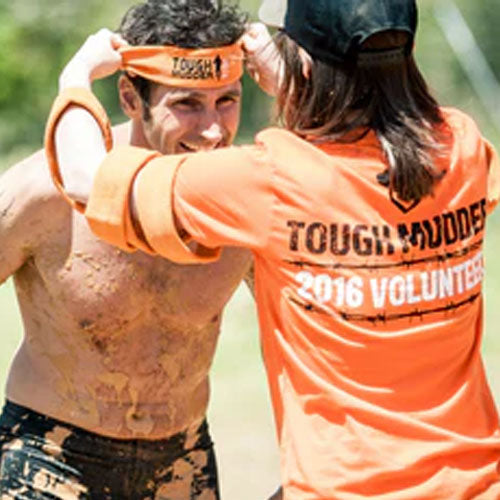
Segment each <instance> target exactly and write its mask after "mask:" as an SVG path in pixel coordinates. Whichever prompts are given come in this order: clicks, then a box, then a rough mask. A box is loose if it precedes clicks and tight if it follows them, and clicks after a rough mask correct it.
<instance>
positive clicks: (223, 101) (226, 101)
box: [217, 95, 239, 107]
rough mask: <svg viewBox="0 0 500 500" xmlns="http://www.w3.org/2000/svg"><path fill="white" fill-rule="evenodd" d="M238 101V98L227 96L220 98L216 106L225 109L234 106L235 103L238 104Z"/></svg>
mask: <svg viewBox="0 0 500 500" xmlns="http://www.w3.org/2000/svg"><path fill="white" fill-rule="evenodd" d="M238 101H239V98H238V97H236V96H232V95H228V96H224V97H221V98H220V99H219V100H218V101H217V105H218V106H222V107H226V106H230V105H231V104H236V103H238Z"/></svg>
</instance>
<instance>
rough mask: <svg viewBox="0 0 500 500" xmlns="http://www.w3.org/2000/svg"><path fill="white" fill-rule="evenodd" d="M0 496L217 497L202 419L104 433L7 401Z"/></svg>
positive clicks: (4, 499)
mask: <svg viewBox="0 0 500 500" xmlns="http://www.w3.org/2000/svg"><path fill="white" fill-rule="evenodd" d="M0 459H1V462H0V463H1V469H0V499H1V500H10V499H16V500H17V499H19V500H21V499H26V500H32V499H44V500H45V499H51V500H54V499H65V500H74V499H95V500H101V499H102V500H104V499H113V500H121V499H123V500H125V499H130V500H135V499H137V500H139V499H140V500H146V499H148V500H190V499H199V500H216V499H219V489H218V482H217V468H216V463H215V456H214V451H213V444H212V441H211V439H210V436H209V433H208V425H207V423H206V422H203V424H202V425H201V426H200V428H199V429H198V430H197V431H196V433H195V434H194V435H193V434H192V433H190V435H189V437H188V435H187V433H186V432H181V433H179V434H176V435H175V436H172V437H170V438H169V439H165V440H154V441H148V440H141V439H129V440H121V439H111V438H107V437H104V436H99V435H97V434H93V433H90V432H87V431H85V430H83V429H80V428H78V427H74V426H72V425H69V424H65V423H63V422H60V421H57V420H54V419H52V418H49V417H46V416H44V415H41V414H39V413H36V412H34V411H32V410H29V409H27V408H24V407H22V406H19V405H16V404H13V403H11V402H7V403H6V404H5V406H4V408H3V412H2V414H1V415H0Z"/></svg>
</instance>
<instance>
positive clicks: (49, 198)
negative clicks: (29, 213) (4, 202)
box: [0, 149, 65, 210]
mask: <svg viewBox="0 0 500 500" xmlns="http://www.w3.org/2000/svg"><path fill="white" fill-rule="evenodd" d="M0 191H1V193H2V194H3V195H4V196H11V197H16V196H18V197H19V198H20V199H21V200H22V201H21V202H19V203H17V206H18V207H19V209H20V210H26V209H28V208H33V207H34V208H36V209H42V208H43V206H44V205H50V208H51V209H53V208H54V204H55V205H59V204H60V205H61V206H63V205H65V202H64V200H63V198H62V196H61V195H60V194H59V192H58V191H57V189H56V188H55V186H54V184H53V182H52V179H51V177H50V173H49V169H48V166H47V160H46V158H45V152H44V151H43V149H41V150H38V151H36V152H35V153H33V154H32V155H30V156H28V157H27V158H25V159H23V160H21V161H19V162H18V163H16V164H14V165H12V166H11V167H9V168H8V169H7V170H5V172H3V173H2V174H1V176H0Z"/></svg>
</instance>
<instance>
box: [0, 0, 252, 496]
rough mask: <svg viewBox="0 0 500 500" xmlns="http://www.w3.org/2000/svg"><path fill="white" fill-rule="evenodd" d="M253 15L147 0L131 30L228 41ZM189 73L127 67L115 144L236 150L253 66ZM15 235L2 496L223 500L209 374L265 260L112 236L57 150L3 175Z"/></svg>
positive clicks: (6, 233)
mask: <svg viewBox="0 0 500 500" xmlns="http://www.w3.org/2000/svg"><path fill="white" fill-rule="evenodd" d="M244 23H245V16H244V15H242V13H241V12H239V11H238V10H237V9H236V8H235V7H232V6H228V5H226V6H222V7H220V8H215V7H214V6H213V2H211V1H209V0H191V1H190V2H189V8H188V7H186V2H185V1H183V0H148V1H147V2H146V3H143V4H140V5H137V6H136V7H134V8H132V9H131V10H130V11H129V12H128V13H127V14H126V15H125V17H124V19H123V21H122V24H121V27H120V33H121V35H122V36H123V37H124V38H125V39H126V40H127V42H128V43H129V44H130V45H132V46H137V45H161V46H163V45H168V46H183V47H185V48H186V47H187V48H192V47H209V48H214V47H219V46H224V48H226V46H230V45H232V44H234V42H236V41H237V40H238V38H239V37H240V36H241V35H242V33H243V30H244ZM220 61H221V60H220V59H219V60H218V62H217V63H218V69H217V68H216V69H217V71H218V72H220ZM184 76H186V78H189V77H190V79H187V80H186V81H185V83H186V85H185V86H183V85H176V86H165V85H160V84H157V83H152V82H150V81H148V80H147V79H144V78H141V77H139V76H138V74H136V73H134V72H129V73H124V74H123V75H122V76H121V78H120V80H119V95H120V102H121V105H122V108H123V111H124V112H125V114H126V115H127V116H128V118H129V119H130V120H129V121H128V122H127V123H125V124H122V125H120V126H118V127H115V128H114V130H113V135H114V142H115V144H120V143H121V144H131V145H137V146H142V147H146V148H149V149H152V150H157V151H160V152H161V153H174V152H175V153H178V152H190V151H196V150H209V149H213V148H217V147H222V146H226V145H228V144H230V143H231V142H232V141H233V139H234V136H235V134H236V130H237V126H238V121H239V113H240V93H241V85H240V81H239V76H238V77H237V78H236V80H235V81H229V79H227V81H224V78H222V80H223V81H222V84H221V83H219V84H218V85H217V86H215V87H211V86H209V85H208V86H207V85H205V86H203V88H196V86H194V85H193V78H192V77H193V74H192V73H191V75H189V74H188V75H184ZM216 76H218V77H220V75H216ZM178 77H179V78H182V77H183V75H182V74H181V75H180V76H178ZM205 83H206V82H205ZM0 241H2V245H1V247H0V282H2V281H4V280H5V279H7V278H8V277H9V276H11V275H13V276H14V281H15V286H16V292H17V297H18V300H19V304H20V308H21V313H22V317H23V323H24V339H23V342H22V344H21V346H20V348H19V350H18V351H17V354H16V356H15V358H14V360H13V362H12V366H11V368H10V373H9V377H8V383H7V389H6V396H7V402H6V405H5V407H4V410H3V413H2V415H1V416H0V452H1V478H0V494H1V495H0V496H1V498H2V499H4V498H5V499H8V498H23V499H34V498H37V499H39V498H65V499H76V498H92V499H94V498H95V499H105V498H110V499H125V498H127V499H146V498H150V499H153V498H154V499H175V500H184V499H189V498H191V499H193V498H200V499H203V500H211V499H216V498H219V493H218V485H217V474H216V466H215V458H214V454H213V449H212V442H211V439H210V436H209V433H208V429H207V424H206V421H205V413H206V409H207V403H208V397H209V384H208V372H209V368H210V365H211V362H212V358H213V354H214V350H215V347H216V343H217V337H218V334H219V328H220V322H221V313H222V309H223V307H224V305H225V304H226V303H227V301H228V300H229V298H230V297H231V295H232V293H233V292H234V290H235V289H236V287H237V286H238V284H239V283H240V282H241V280H242V279H243V277H244V276H245V274H246V273H247V272H248V271H249V268H250V265H251V257H250V254H249V253H248V252H246V251H243V250H239V249H238V250H237V249H228V250H225V251H224V254H223V255H222V257H221V258H220V259H219V260H218V261H217V262H216V263H213V264H211V265H207V266H182V265H176V264H173V263H171V262H168V261H166V260H165V259H163V258H160V257H152V256H149V255H147V254H145V253H143V252H136V253H127V252H124V251H121V250H117V249H116V248H114V247H112V246H108V245H107V244H105V243H103V242H101V241H99V240H98V239H97V238H96V237H94V236H93V235H92V233H91V232H90V230H89V228H88V225H87V223H86V221H85V219H84V217H83V216H81V215H80V214H78V213H76V212H74V211H73V210H71V208H70V207H69V206H68V205H67V203H65V202H64V201H63V199H62V197H61V196H60V194H59V193H58V192H57V191H56V190H55V189H54V187H53V184H52V182H51V180H50V178H49V175H48V171H47V166H46V162H45V157H44V155H43V153H42V152H39V153H36V154H35V155H34V156H32V157H30V158H28V159H27V160H25V161H23V162H21V163H20V164H18V165H16V166H14V167H12V168H11V169H9V170H8V171H7V172H6V173H5V174H4V175H3V176H2V177H0Z"/></svg>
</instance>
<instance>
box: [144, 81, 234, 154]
mask: <svg viewBox="0 0 500 500" xmlns="http://www.w3.org/2000/svg"><path fill="white" fill-rule="evenodd" d="M240 102H241V83H240V82H239V81H238V82H235V83H232V84H230V85H227V86H225V87H221V88H214V89H187V88H176V87H165V86H160V85H153V86H152V88H151V95H150V99H149V110H150V117H149V119H148V120H145V121H144V120H143V123H142V127H143V133H144V139H145V141H146V144H145V146H146V147H148V148H150V149H154V150H156V151H159V152H160V153H163V154H173V153H186V152H194V151H207V150H210V149H215V148H219V147H223V146H228V145H230V144H231V143H232V142H233V140H234V137H235V135H236V132H237V130H238V125H239V120H240Z"/></svg>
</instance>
